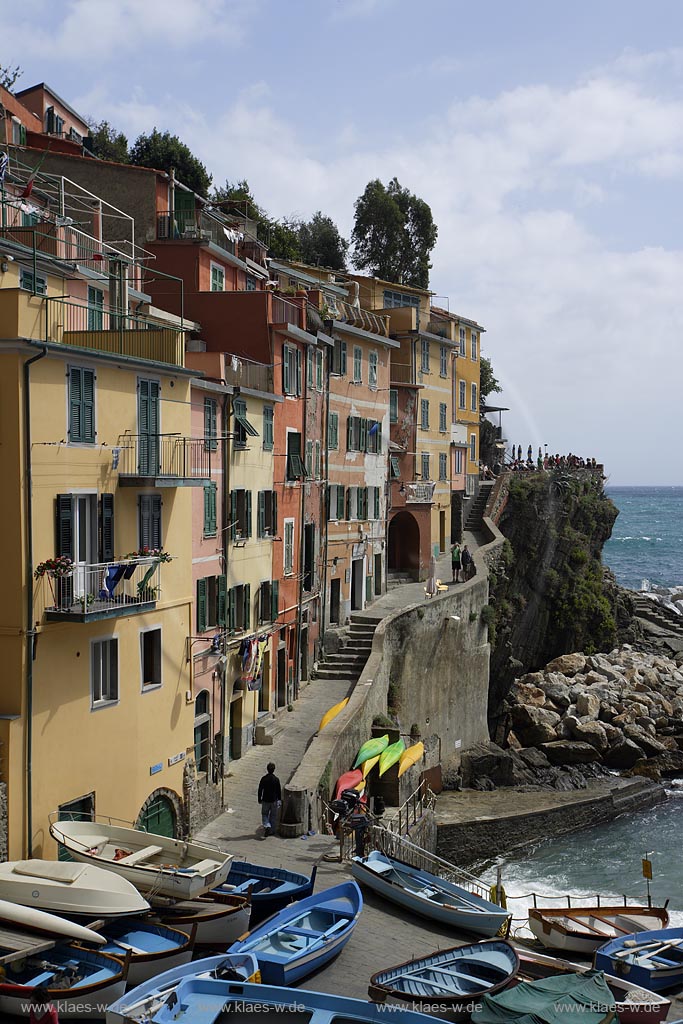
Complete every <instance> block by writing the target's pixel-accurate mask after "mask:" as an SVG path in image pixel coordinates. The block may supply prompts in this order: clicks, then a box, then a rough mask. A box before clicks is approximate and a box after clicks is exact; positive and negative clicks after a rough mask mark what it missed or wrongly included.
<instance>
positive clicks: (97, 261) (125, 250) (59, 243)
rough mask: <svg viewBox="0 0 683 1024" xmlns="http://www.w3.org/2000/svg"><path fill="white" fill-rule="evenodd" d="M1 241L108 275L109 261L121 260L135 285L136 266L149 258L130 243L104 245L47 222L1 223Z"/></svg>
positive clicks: (136, 284)
mask: <svg viewBox="0 0 683 1024" xmlns="http://www.w3.org/2000/svg"><path fill="white" fill-rule="evenodd" d="M0 239H4V240H5V241H7V242H14V243H15V244H16V245H22V246H24V248H26V249H30V250H32V251H35V252H36V253H40V255H41V256H49V257H51V258H53V259H58V260H65V261H68V262H69V263H78V264H80V265H87V266H88V267H89V268H90V269H91V270H99V271H101V272H102V273H107V272H108V269H109V260H119V261H121V260H122V261H124V262H125V263H127V264H129V271H128V273H129V281H130V283H131V284H132V285H135V286H138V285H139V284H140V280H141V279H140V268H139V266H136V263H138V261H141V260H149V259H152V254H151V253H148V252H146V251H145V250H143V249H140V248H139V246H136V245H133V243H131V242H128V241H122V242H117V243H116V244H112V243H110V242H103V241H101V240H100V239H98V238H96V237H94V236H93V235H88V234H86V232H85V231H81V230H80V229H79V228H75V227H72V226H67V225H59V224H51V223H49V222H46V223H43V224H40V225H36V226H33V227H24V226H21V225H18V224H4V225H2V226H0Z"/></svg>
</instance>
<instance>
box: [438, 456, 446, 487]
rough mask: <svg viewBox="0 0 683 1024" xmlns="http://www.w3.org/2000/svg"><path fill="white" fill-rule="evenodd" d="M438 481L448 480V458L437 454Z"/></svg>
mask: <svg viewBox="0 0 683 1024" xmlns="http://www.w3.org/2000/svg"><path fill="white" fill-rule="evenodd" d="M439 480H448V456H447V455H446V453H445V452H439Z"/></svg>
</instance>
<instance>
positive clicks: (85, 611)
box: [42, 558, 161, 622]
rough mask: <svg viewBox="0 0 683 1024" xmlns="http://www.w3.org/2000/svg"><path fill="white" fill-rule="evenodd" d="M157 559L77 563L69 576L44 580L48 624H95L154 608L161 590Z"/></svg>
mask: <svg viewBox="0 0 683 1024" xmlns="http://www.w3.org/2000/svg"><path fill="white" fill-rule="evenodd" d="M159 566H160V562H159V559H157V558H129V559H125V558H124V559H120V560H119V561H117V562H98V563H94V564H92V565H88V564H84V563H77V564H76V565H75V566H74V568H73V570H72V571H71V573H70V574H69V575H67V576H50V575H49V574H48V575H45V576H43V577H42V581H43V599H44V602H45V618H46V619H47V621H48V622H93V621H95V620H96V619H111V618H114V617H115V616H117V615H134V614H137V613H138V612H146V611H149V610H150V609H152V608H154V607H155V605H156V601H157V597H158V596H159V588H160V575H161V574H160V570H159Z"/></svg>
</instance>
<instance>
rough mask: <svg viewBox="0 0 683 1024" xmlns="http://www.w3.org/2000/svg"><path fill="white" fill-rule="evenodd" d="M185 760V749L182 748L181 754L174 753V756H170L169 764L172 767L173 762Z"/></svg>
mask: <svg viewBox="0 0 683 1024" xmlns="http://www.w3.org/2000/svg"><path fill="white" fill-rule="evenodd" d="M184 760H185V751H184V750H181V751H180V753H179V754H174V755H173V757H169V759H168V766H169V768H170V767H171V765H172V764H178V761H184Z"/></svg>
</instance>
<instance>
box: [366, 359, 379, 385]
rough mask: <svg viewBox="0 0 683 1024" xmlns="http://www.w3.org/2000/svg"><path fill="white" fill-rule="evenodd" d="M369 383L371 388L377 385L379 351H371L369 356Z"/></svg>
mask: <svg viewBox="0 0 683 1024" xmlns="http://www.w3.org/2000/svg"><path fill="white" fill-rule="evenodd" d="M368 385H369V386H370V387H371V388H376V387H377V353H376V352H371V353H370V355H369V356H368Z"/></svg>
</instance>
